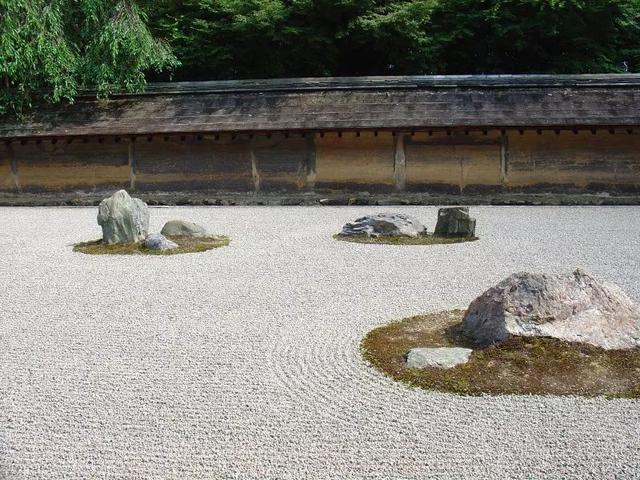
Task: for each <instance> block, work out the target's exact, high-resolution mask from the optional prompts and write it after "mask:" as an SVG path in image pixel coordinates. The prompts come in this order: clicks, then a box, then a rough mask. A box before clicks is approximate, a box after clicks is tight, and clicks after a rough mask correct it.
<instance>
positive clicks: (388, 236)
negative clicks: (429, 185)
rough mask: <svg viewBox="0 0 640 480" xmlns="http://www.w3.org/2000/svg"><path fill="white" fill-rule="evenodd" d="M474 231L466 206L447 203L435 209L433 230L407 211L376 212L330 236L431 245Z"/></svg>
mask: <svg viewBox="0 0 640 480" xmlns="http://www.w3.org/2000/svg"><path fill="white" fill-rule="evenodd" d="M475 231H476V220H475V218H473V217H471V216H469V208H467V207H448V208H441V209H439V210H438V219H437V223H436V226H435V230H434V233H433V234H430V233H429V232H428V231H427V228H426V227H425V226H424V225H423V224H422V223H421V222H420V220H418V219H416V218H414V217H412V216H410V215H405V214H402V213H378V214H374V215H367V216H364V217H360V218H357V219H356V220H354V221H353V222H349V223H347V224H346V225H345V226H344V227H342V231H341V232H340V233H339V234H337V235H334V238H336V239H337V240H344V241H348V242H355V243H382V244H396V245H432V244H439V243H459V242H468V241H473V240H477V237H476V236H475Z"/></svg>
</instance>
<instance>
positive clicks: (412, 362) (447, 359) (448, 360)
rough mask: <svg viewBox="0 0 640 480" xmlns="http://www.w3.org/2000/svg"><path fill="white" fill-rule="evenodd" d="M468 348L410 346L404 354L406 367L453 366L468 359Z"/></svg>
mask: <svg viewBox="0 0 640 480" xmlns="http://www.w3.org/2000/svg"><path fill="white" fill-rule="evenodd" d="M472 353H473V350H471V349H470V348H461V347H435V348H412V349H411V350H409V352H408V353H407V356H406V360H407V368H444V369H447V368H453V367H455V366H456V365H462V364H464V363H467V362H468V361H469V357H470V356H471V354H472Z"/></svg>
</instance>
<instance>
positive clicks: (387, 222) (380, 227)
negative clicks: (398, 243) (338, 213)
mask: <svg viewBox="0 0 640 480" xmlns="http://www.w3.org/2000/svg"><path fill="white" fill-rule="evenodd" d="M426 233H427V230H426V229H425V227H424V225H422V224H421V223H420V222H419V221H418V220H417V219H415V218H414V217H411V216H409V215H404V214H402V213H378V214H375V215H367V216H365V217H360V218H358V219H356V220H355V221H353V222H349V223H347V224H346V225H345V226H344V227H342V231H341V232H340V235H345V236H353V235H366V236H368V237H380V236H389V237H413V238H415V237H418V236H420V235H425V234H426Z"/></svg>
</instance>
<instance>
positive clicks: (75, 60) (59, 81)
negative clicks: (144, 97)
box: [0, 0, 178, 113]
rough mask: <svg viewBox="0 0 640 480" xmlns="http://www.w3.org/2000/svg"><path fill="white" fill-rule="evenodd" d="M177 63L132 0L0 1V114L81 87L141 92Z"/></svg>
mask: <svg viewBox="0 0 640 480" xmlns="http://www.w3.org/2000/svg"><path fill="white" fill-rule="evenodd" d="M177 64H178V62H177V60H176V58H175V57H174V56H173V54H172V53H171V50H170V48H169V47H168V45H166V44H165V43H163V42H161V41H158V40H156V39H155V38H154V37H153V36H152V35H151V33H150V32H149V30H148V28H147V26H146V16H145V14H144V13H143V12H141V10H140V9H139V7H138V6H137V5H136V4H135V3H133V2H131V1H129V0H0V80H1V81H2V84H3V88H2V90H0V113H2V112H6V111H9V112H17V113H19V112H22V111H23V110H24V109H25V108H28V107H29V106H31V104H32V103H34V102H38V101H41V100H44V101H49V102H58V101H61V100H66V101H72V100H73V98H74V97H75V95H76V94H77V92H78V90H79V89H81V88H91V89H94V90H95V91H96V93H97V94H98V95H100V96H106V95H108V94H109V93H112V92H114V91H116V90H124V91H136V90H139V89H140V88H142V87H143V86H144V84H145V73H146V72H148V71H152V70H153V71H157V72H159V71H161V70H163V69H166V68H170V67H173V66H176V65H177Z"/></svg>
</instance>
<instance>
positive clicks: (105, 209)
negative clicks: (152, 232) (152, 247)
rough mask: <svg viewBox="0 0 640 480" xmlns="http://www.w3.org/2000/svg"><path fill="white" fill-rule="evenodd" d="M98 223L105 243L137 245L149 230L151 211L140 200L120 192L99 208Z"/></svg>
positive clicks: (101, 203)
mask: <svg viewBox="0 0 640 480" xmlns="http://www.w3.org/2000/svg"><path fill="white" fill-rule="evenodd" d="M98 223H99V224H100V226H101V227H102V240H103V241H104V242H105V243H109V244H111V243H135V242H139V241H142V240H144V239H145V237H146V236H147V231H148V230H149V209H148V207H147V204H146V203H144V202H143V201H142V200H140V199H139V198H131V197H130V196H129V194H128V193H127V192H126V191H125V190H119V191H117V192H116V193H114V194H113V195H111V196H110V197H109V198H105V199H104V200H102V202H100V205H99V206H98Z"/></svg>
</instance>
